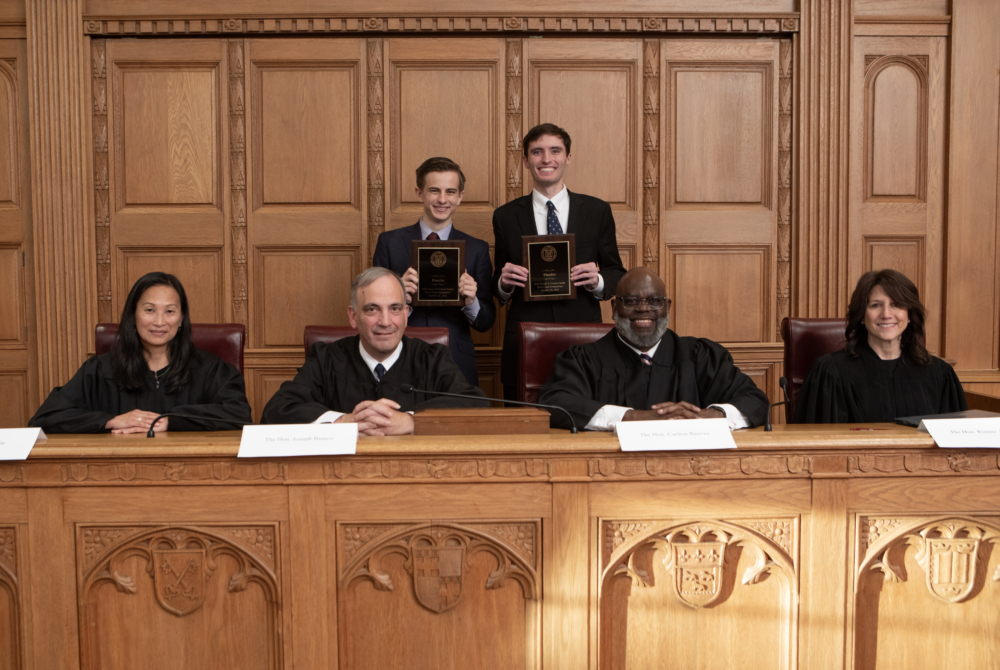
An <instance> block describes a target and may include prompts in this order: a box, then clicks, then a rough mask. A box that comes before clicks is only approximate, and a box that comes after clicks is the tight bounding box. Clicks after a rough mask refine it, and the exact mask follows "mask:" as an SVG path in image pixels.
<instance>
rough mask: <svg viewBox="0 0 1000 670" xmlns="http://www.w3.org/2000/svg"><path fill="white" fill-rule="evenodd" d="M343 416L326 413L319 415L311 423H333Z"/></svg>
mask: <svg viewBox="0 0 1000 670" xmlns="http://www.w3.org/2000/svg"><path fill="white" fill-rule="evenodd" d="M342 416H344V413H343V412H334V411H332V410H331V411H327V412H323V413H322V414H320V415H319V418H318V419H316V420H315V421H313V423H334V422H336V421H337V419H339V418H340V417H342Z"/></svg>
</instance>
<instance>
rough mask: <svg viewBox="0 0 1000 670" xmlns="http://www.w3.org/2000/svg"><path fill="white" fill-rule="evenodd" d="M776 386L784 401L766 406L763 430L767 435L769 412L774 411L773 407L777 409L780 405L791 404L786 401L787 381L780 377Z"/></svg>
mask: <svg viewBox="0 0 1000 670" xmlns="http://www.w3.org/2000/svg"><path fill="white" fill-rule="evenodd" d="M778 386H780V387H781V390H782V392H783V393H784V394H785V399H784V400H782V401H781V402H776V403H774V404H773V405H770V406H768V408H767V419H766V420H765V421H764V430H765V431H767V432H769V433H770V432H771V410H772V409H774V408H775V407H779V406H781V405H787V404H788V403H790V402H791V400H789V399H788V380H787V379H785V378H784V377H782V378H781V379H779V380H778Z"/></svg>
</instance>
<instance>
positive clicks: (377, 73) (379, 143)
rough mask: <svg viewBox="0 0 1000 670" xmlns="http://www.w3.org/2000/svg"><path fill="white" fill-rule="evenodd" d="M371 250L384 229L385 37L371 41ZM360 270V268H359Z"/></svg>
mask: <svg viewBox="0 0 1000 670" xmlns="http://www.w3.org/2000/svg"><path fill="white" fill-rule="evenodd" d="M367 46H368V63H367V71H368V250H369V251H368V253H367V254H365V256H366V258H365V259H364V260H362V263H361V264H362V265H364V266H365V267H367V266H368V258H370V257H371V255H372V253H373V252H374V251H375V245H376V244H377V243H378V236H379V235H381V234H382V233H383V232H385V162H384V161H385V125H384V124H385V105H384V101H385V88H384V86H385V64H384V61H383V59H382V48H383V44H382V40H381V39H379V38H376V39H371V40H368V45H367ZM358 271H359V272H360V271H361V268H360V267H359V268H358Z"/></svg>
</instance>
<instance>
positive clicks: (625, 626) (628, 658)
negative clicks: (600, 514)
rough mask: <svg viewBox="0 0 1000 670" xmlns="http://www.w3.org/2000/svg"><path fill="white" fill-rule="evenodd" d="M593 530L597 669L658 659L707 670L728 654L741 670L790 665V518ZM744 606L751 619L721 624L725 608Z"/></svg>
mask: <svg viewBox="0 0 1000 670" xmlns="http://www.w3.org/2000/svg"><path fill="white" fill-rule="evenodd" d="M600 527H601V566H600V575H601V576H600V592H599V599H600V625H599V627H600V667H601V668H602V669H603V668H626V667H653V666H656V665H657V664H658V663H659V662H662V659H663V658H667V657H669V658H670V659H671V660H672V663H676V665H677V666H678V667H701V666H705V667H709V666H715V665H719V664H722V665H725V664H726V662H727V659H731V658H734V657H735V655H739V656H740V657H741V658H742V663H743V665H744V667H748V668H791V667H795V664H796V643H795V640H796V631H797V629H798V568H797V556H798V543H799V529H798V518H797V517H779V518H766V519H727V520H725V521H722V520H714V519H713V520H710V519H703V520H702V519H697V520H691V521H680V520H651V519H646V520H608V519H602V520H601V525H600ZM748 609H752V610H753V611H754V612H755V613H756V615H755V616H753V617H745V616H744V617H741V619H740V625H739V626H737V627H731V625H730V624H729V623H728V622H729V619H730V617H732V616H733V611H739V610H742V611H744V612H745V611H747V610H748ZM727 610H728V613H727ZM692 640H698V643H697V644H691V641H692ZM749 648H752V649H754V653H753V654H752V655H747V654H745V653H743V652H745V650H746V649H749Z"/></svg>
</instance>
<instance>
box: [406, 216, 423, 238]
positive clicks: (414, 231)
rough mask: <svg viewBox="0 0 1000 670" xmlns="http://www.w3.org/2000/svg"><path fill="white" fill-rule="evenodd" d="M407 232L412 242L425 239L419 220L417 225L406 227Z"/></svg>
mask: <svg viewBox="0 0 1000 670" xmlns="http://www.w3.org/2000/svg"><path fill="white" fill-rule="evenodd" d="M406 231H407V233H408V234H409V236H410V239H411V240H420V239H423V237H422V236H421V234H420V221H419V220H418V221H417V222H416V223H414V224H413V225H412V226H407V227H406Z"/></svg>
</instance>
